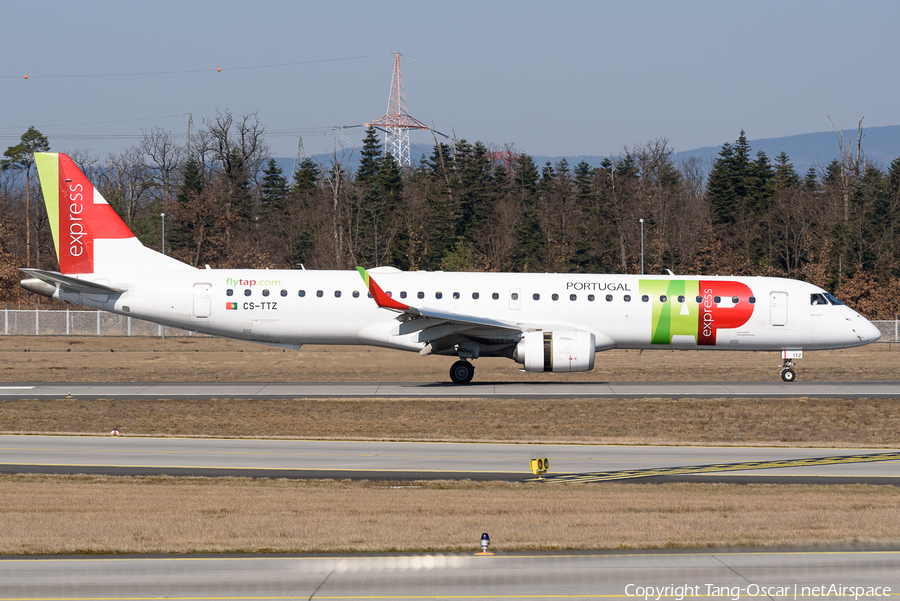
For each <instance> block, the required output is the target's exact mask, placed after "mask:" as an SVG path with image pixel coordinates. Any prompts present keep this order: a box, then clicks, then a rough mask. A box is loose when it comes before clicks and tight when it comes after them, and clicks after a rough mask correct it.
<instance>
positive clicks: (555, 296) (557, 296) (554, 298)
mask: <svg viewBox="0 0 900 601" xmlns="http://www.w3.org/2000/svg"><path fill="white" fill-rule="evenodd" d="M550 298H552V299H553V300H559V295H558V294H554V295H553V296H551V297H550Z"/></svg>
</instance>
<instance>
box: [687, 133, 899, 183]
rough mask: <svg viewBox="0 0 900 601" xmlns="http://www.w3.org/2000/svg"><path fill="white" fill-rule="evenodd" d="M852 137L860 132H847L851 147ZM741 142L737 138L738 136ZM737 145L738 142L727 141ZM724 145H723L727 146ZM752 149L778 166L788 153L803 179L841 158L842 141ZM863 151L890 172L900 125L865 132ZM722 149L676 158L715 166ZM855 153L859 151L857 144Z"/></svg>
mask: <svg viewBox="0 0 900 601" xmlns="http://www.w3.org/2000/svg"><path fill="white" fill-rule="evenodd" d="M851 136H852V137H853V139H854V140H855V139H856V130H855V129H854V130H844V141H845V143H846V144H849V143H850V138H851ZM735 138H737V136H735ZM724 142H729V143H731V144H734V140H725V141H724ZM724 142H723V144H724ZM749 142H750V147H751V148H752V149H753V155H754V156H755V155H756V153H757V151H759V150H763V151H765V153H766V155H768V157H769V161H770V162H772V163H774V162H775V157H777V156H778V155H779V154H781V152H782V151H784V152H786V153H787V155H788V156H789V157H790V158H791V164H793V165H794V170H795V171H796V172H797V173H799V174H800V175H803V174H804V173H806V171H807V170H808V169H809V168H810V167H813V166H822V167H824V166H825V165H827V164H828V163H830V162H831V161H832V160H833V159H836V158H838V157H839V155H840V149H839V146H838V140H837V138H836V137H835V134H834V132H833V131H823V132H818V133H814V134H799V135H796V136H786V137H784V138H764V139H761V140H750V141H749ZM862 148H863V152H864V153H865V155H866V157H867V158H868V159H869V161H870V162H872V163H875V164H876V165H878V166H880V167H881V168H882V169H887V168H888V166H889V165H890V164H891V161H893V160H894V159H896V158H897V157H900V125H887V126H884V127H864V128H863V130H862ZM721 150H722V146H721V145H719V146H707V147H704V148H696V149H694V150H684V151H681V152H677V153H675V155H674V158H675V159H676V160H677V159H686V158H688V157H692V156H694V157H698V158H700V159H702V160H704V161H706V162H707V164H708V166H712V163H713V161H715V159H716V158H717V157H718V156H719V152H720V151H721ZM853 151H854V152H855V151H856V148H855V144H854V148H853Z"/></svg>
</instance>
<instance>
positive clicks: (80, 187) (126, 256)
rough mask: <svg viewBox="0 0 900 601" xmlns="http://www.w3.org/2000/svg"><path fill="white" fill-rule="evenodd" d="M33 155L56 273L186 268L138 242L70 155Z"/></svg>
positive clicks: (72, 273)
mask: <svg viewBox="0 0 900 601" xmlns="http://www.w3.org/2000/svg"><path fill="white" fill-rule="evenodd" d="M34 158H35V163H36V164H37V168H38V175H39V177H40V180H41V190H42V191H43V194H44V203H45V205H46V206H47V215H48V217H49V220H50V229H51V231H52V234H53V244H54V245H55V246H56V257H57V259H58V260H59V271H60V273H62V274H64V275H79V274H94V273H115V272H126V271H156V270H162V269H178V268H181V269H185V268H186V269H191V267H190V266H189V265H186V264H184V263H182V262H180V261H177V260H175V259H173V258H171V257H167V256H166V255H163V254H162V253H158V252H156V251H154V250H152V249H149V248H147V247H145V246H144V245H143V244H141V243H140V241H139V240H138V239H137V238H136V237H135V235H134V234H133V233H132V232H131V230H130V229H129V228H128V226H127V225H125V223H124V222H123V221H122V219H121V218H120V217H119V216H118V215H117V214H116V212H115V210H114V209H113V208H112V207H111V206H109V203H107V202H106V200H105V199H104V198H103V195H101V194H100V191H99V190H97V188H95V187H94V185H93V184H91V182H90V181H89V180H88V178H87V176H86V175H85V174H84V173H82V171H81V169H79V168H78V166H77V165H76V164H75V162H74V161H73V160H72V159H71V158H69V157H68V156H66V155H65V154H61V153H56V152H36V153H35V154H34Z"/></svg>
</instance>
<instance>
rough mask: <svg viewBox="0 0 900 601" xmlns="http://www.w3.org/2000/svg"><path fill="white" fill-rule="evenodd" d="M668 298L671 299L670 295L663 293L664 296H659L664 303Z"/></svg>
mask: <svg viewBox="0 0 900 601" xmlns="http://www.w3.org/2000/svg"><path fill="white" fill-rule="evenodd" d="M667 300H669V297H668V296H666V295H665V294H663V295H662V296H660V297H659V302H661V303H664V302H666V301H667Z"/></svg>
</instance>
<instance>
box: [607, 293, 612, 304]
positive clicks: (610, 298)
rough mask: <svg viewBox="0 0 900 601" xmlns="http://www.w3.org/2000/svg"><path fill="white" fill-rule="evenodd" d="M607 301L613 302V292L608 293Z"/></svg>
mask: <svg viewBox="0 0 900 601" xmlns="http://www.w3.org/2000/svg"><path fill="white" fill-rule="evenodd" d="M606 302H608V303H611V302H612V294H607V295H606Z"/></svg>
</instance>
